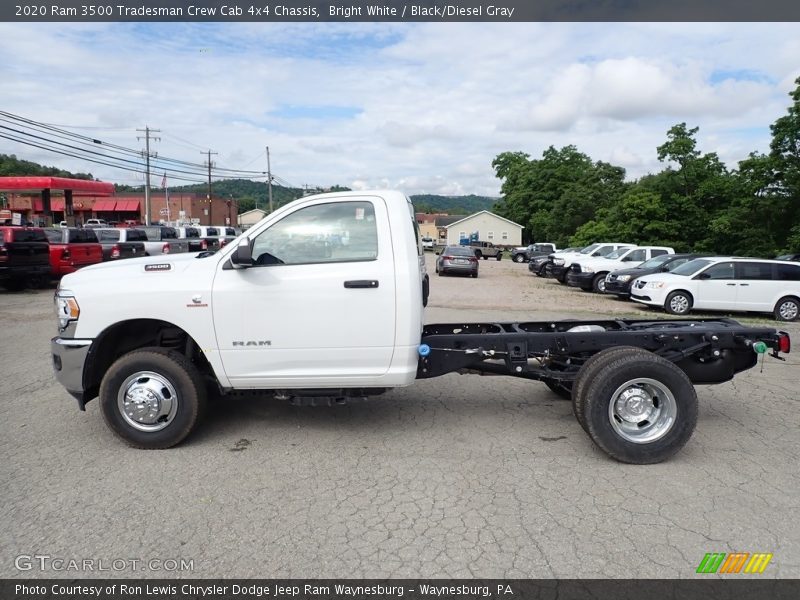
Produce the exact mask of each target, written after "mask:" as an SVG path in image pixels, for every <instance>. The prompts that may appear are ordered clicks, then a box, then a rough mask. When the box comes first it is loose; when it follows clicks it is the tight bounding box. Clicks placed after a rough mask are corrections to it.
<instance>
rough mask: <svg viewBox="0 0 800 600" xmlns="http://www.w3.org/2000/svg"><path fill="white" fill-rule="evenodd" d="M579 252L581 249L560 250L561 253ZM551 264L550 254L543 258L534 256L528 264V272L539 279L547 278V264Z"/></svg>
mask: <svg viewBox="0 0 800 600" xmlns="http://www.w3.org/2000/svg"><path fill="white" fill-rule="evenodd" d="M579 251H580V248H564V249H563V250H559V252H579ZM549 262H550V254H546V255H543V256H534V257H533V258H531V260H530V262H529V263H528V270H529V271H530V272H531V273H533V274H534V275H538V276H539V277H546V276H547V273H546V269H547V263H549Z"/></svg>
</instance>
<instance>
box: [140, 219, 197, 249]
mask: <svg viewBox="0 0 800 600" xmlns="http://www.w3.org/2000/svg"><path fill="white" fill-rule="evenodd" d="M136 229H141V230H142V231H143V232H144V234H145V237H146V239H147V241H146V242H144V249H145V252H147V254H149V255H150V256H157V255H158V254H177V253H180V252H188V251H189V242H188V241H187V240H180V239H178V232H177V231H176V230H175V228H174V227H167V226H165V225H147V226H146V227H137V228H136Z"/></svg>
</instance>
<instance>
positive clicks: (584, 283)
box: [567, 271, 595, 289]
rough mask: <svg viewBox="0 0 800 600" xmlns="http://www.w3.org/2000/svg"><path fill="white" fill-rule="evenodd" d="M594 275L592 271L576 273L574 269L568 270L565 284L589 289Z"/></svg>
mask: <svg viewBox="0 0 800 600" xmlns="http://www.w3.org/2000/svg"><path fill="white" fill-rule="evenodd" d="M594 275H595V274H594V273H583V272H581V273H576V272H575V271H569V272H568V273H567V284H568V285H571V286H572V287H579V288H582V289H591V287H592V281H593V280H594Z"/></svg>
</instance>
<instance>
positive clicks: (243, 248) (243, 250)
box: [231, 238, 253, 267]
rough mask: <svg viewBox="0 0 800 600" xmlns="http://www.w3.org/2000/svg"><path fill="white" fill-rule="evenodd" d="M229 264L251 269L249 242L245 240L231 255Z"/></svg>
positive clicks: (251, 260)
mask: <svg viewBox="0 0 800 600" xmlns="http://www.w3.org/2000/svg"><path fill="white" fill-rule="evenodd" d="M231 263H233V264H234V265H235V266H237V267H252V266H253V255H252V252H251V251H250V240H248V239H247V238H245V239H244V240H242V241H241V242H240V243H239V245H238V246H237V247H236V250H234V251H233V254H231Z"/></svg>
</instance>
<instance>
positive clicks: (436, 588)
mask: <svg viewBox="0 0 800 600" xmlns="http://www.w3.org/2000/svg"><path fill="white" fill-rule="evenodd" d="M14 587H15V593H16V595H17V596H25V595H46V594H50V595H51V596H80V597H94V598H103V597H105V596H114V595H121V596H131V597H142V596H175V595H177V594H180V595H181V596H182V597H183V596H187V597H191V598H194V599H198V598H205V597H207V596H208V597H212V596H213V597H219V596H226V597H227V596H229V595H230V596H246V597H251V598H253V597H255V598H263V597H272V598H296V597H299V596H300V595H301V594H302V595H303V596H304V597H306V598H307V597H309V596H320V597H321V598H322V597H325V598H327V597H330V596H331V594H336V595H337V596H354V597H361V596H365V595H368V596H381V597H386V596H394V597H397V598H402V597H403V596H405V595H406V594H408V595H411V596H413V597H417V598H419V597H423V598H438V597H443V596H449V597H452V596H465V597H469V598H489V597H493V596H494V597H497V598H501V597H504V596H506V597H513V596H514V591H513V590H512V588H511V586H510V585H508V584H505V583H501V584H496V585H494V586H488V585H479V584H469V583H461V584H452V585H445V584H441V583H440V584H435V585H431V584H423V583H420V584H417V585H414V586H404V585H388V584H383V583H378V584H356V585H352V584H344V583H337V584H334V585H315V584H309V583H306V584H303V585H286V584H282V585H278V584H273V585H260V584H250V583H248V584H242V585H240V584H217V583H214V584H208V585H196V584H191V583H183V584H171V583H170V584H157V585H156V584H149V583H142V584H129V583H114V584H111V583H109V584H103V585H96V584H83V585H82V584H79V583H69V584H61V583H59V584H52V585H48V586H45V585H27V584H22V583H20V584H16V585H15V586H14Z"/></svg>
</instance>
